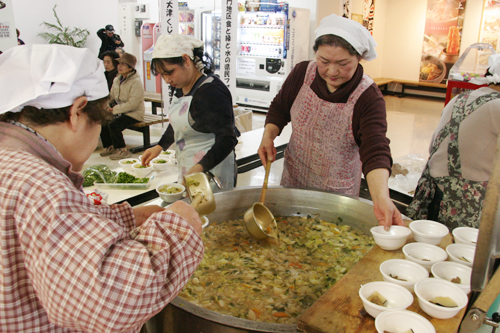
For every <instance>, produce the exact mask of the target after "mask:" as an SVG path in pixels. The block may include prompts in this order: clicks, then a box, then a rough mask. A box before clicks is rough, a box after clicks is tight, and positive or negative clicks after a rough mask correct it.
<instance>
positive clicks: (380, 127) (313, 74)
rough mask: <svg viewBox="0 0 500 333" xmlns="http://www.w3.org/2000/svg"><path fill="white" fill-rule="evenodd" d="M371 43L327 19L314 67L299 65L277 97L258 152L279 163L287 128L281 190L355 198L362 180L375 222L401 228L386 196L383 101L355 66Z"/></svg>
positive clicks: (355, 28) (368, 54) (353, 28)
mask: <svg viewBox="0 0 500 333" xmlns="http://www.w3.org/2000/svg"><path fill="white" fill-rule="evenodd" d="M375 46H376V43H375V40H374V39H373V38H372V36H371V35H370V33H369V32H368V30H366V28H364V27H363V26H362V25H360V24H359V23H357V22H355V21H352V20H349V19H346V18H343V17H340V16H337V15H330V16H327V17H325V18H324V19H323V20H321V23H320V25H319V27H318V28H317V29H316V41H315V44H314V47H313V49H314V51H315V58H316V59H315V61H306V62H302V63H299V64H297V65H296V66H295V67H294V69H293V70H292V72H291V73H290V75H289V76H288V77H287V79H286V80H285V82H284V84H283V86H282V88H281V90H280V92H279V93H278V95H277V96H276V97H275V98H274V100H273V102H272V103H271V106H270V107H269V111H268V113H267V117H266V125H265V130H264V134H263V137H262V142H261V145H260V147H259V150H258V153H259V156H260V159H261V160H262V163H263V164H264V165H265V164H266V161H267V160H271V161H273V160H274V159H275V158H276V149H275V147H274V143H273V141H274V139H275V138H276V136H278V135H279V134H280V133H281V130H282V129H283V127H285V125H286V124H287V123H288V122H291V123H292V128H293V132H292V135H291V137H290V142H289V144H288V147H287V149H286V151H285V161H284V169H283V175H282V179H281V185H283V186H291V187H300V188H316V189H320V190H326V191H332V192H337V193H343V194H348V195H354V196H358V195H359V189H360V183H361V172H363V173H364V174H365V177H366V179H367V182H368V187H369V190H370V194H371V197H372V200H373V203H374V212H375V216H376V217H377V219H378V221H379V222H380V224H383V225H385V226H386V228H389V226H390V225H392V224H399V225H402V224H403V221H402V219H401V214H400V213H399V211H398V210H397V209H396V207H395V206H394V203H393V202H392V201H391V199H390V197H389V189H388V185H387V181H388V178H389V175H390V170H391V165H392V158H391V153H390V148H389V139H387V137H386V135H385V134H386V130H387V122H386V110H385V101H384V98H383V96H382V93H381V92H380V90H379V89H378V86H377V85H376V84H375V83H374V82H373V80H372V79H371V78H370V77H368V76H367V75H365V74H363V67H362V66H361V65H360V63H359V62H360V60H361V59H365V60H373V59H375V58H376V56H377V54H376V52H375Z"/></svg>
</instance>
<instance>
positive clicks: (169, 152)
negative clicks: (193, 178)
mask: <svg viewBox="0 0 500 333" xmlns="http://www.w3.org/2000/svg"><path fill="white" fill-rule="evenodd" d="M162 156H163V157H165V156H168V158H173V159H175V150H174V149H167V150H164V151H162V152H161V153H160V155H158V157H162Z"/></svg>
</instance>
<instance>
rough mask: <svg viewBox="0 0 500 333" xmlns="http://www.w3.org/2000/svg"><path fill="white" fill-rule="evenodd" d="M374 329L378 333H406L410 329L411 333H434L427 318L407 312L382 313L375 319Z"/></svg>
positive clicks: (434, 330)
mask: <svg viewBox="0 0 500 333" xmlns="http://www.w3.org/2000/svg"><path fill="white" fill-rule="evenodd" d="M375 328H376V329H377V332H378V333H384V332H407V331H409V330H410V329H411V330H412V331H413V333H436V329H435V328H434V326H433V325H432V324H431V322H430V321H429V320H427V318H425V317H423V316H421V315H419V314H418V313H415V312H412V311H408V310H399V311H384V312H382V313H381V314H380V315H378V316H377V318H375Z"/></svg>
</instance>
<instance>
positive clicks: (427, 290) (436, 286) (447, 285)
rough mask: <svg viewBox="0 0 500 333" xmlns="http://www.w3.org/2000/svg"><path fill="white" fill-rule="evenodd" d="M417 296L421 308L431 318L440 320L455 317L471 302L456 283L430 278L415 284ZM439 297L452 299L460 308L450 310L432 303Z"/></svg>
mask: <svg viewBox="0 0 500 333" xmlns="http://www.w3.org/2000/svg"><path fill="white" fill-rule="evenodd" d="M415 294H416V295H417V297H418V304H419V305H420V308H421V309H422V310H423V311H424V312H425V313H427V314H428V315H429V316H431V317H434V318H438V319H448V318H452V317H454V316H455V315H456V314H457V313H458V312H459V311H460V310H461V309H463V308H464V307H465V306H466V305H467V302H468V301H469V298H468V297H467V294H466V293H465V292H464V291H463V290H462V289H461V288H460V287H458V286H457V285H456V284H455V283H452V282H450V281H446V280H443V279H436V278H428V279H425V280H423V281H420V282H418V283H417V284H415ZM438 296H442V297H450V298H451V299H453V300H454V301H455V302H456V303H457V304H458V306H457V307H454V308H448V307H444V306H440V305H437V304H433V303H431V302H430V300H433V299H434V298H436V297H438Z"/></svg>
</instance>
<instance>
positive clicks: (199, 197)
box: [191, 193, 203, 209]
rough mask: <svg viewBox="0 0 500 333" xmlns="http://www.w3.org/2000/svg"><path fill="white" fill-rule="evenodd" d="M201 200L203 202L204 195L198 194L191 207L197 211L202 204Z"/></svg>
mask: <svg viewBox="0 0 500 333" xmlns="http://www.w3.org/2000/svg"><path fill="white" fill-rule="evenodd" d="M201 200H203V193H200V194H197V195H196V196H195V197H194V199H193V201H191V207H193V208H194V209H197V208H198V206H199V205H200V203H201Z"/></svg>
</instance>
